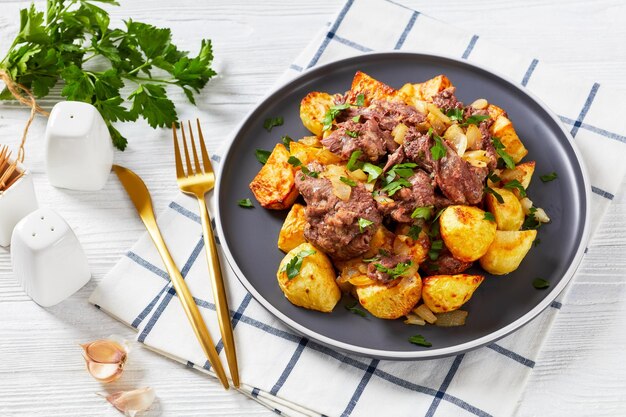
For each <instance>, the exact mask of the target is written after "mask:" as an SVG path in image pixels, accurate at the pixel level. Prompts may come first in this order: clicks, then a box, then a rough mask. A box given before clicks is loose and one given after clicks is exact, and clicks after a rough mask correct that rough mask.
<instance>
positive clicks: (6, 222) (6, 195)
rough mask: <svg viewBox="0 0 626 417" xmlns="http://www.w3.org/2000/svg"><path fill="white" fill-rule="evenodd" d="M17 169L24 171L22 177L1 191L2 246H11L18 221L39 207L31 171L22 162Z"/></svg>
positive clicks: (0, 231) (0, 241)
mask: <svg viewBox="0 0 626 417" xmlns="http://www.w3.org/2000/svg"><path fill="white" fill-rule="evenodd" d="M17 169H18V170H19V171H21V172H22V173H23V174H22V177H21V178H20V179H18V180H17V181H16V182H15V183H13V185H11V186H10V187H9V188H8V189H7V190H4V191H0V246H9V244H10V243H11V233H13V228H14V227H15V225H16V224H17V222H19V221H20V220H21V219H22V218H23V217H24V216H26V215H27V214H28V213H30V212H32V211H34V210H37V207H38V205H37V197H36V196H35V187H34V186H33V176H32V174H31V172H30V171H28V170H27V169H26V168H24V166H22V164H18V165H17Z"/></svg>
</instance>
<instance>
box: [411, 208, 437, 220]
mask: <svg viewBox="0 0 626 417" xmlns="http://www.w3.org/2000/svg"><path fill="white" fill-rule="evenodd" d="M432 216H433V206H426V207H416V208H415V210H413V213H412V214H411V218H412V219H424V220H429V219H430V218H431V217H432Z"/></svg>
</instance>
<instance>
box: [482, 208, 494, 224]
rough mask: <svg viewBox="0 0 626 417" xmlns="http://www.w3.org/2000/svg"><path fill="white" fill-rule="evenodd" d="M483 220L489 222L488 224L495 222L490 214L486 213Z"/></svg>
mask: <svg viewBox="0 0 626 417" xmlns="http://www.w3.org/2000/svg"><path fill="white" fill-rule="evenodd" d="M483 220H489V221H490V222H495V221H496V218H495V217H494V215H493V214H492V213H489V212H488V211H486V212H485V217H484V218H483Z"/></svg>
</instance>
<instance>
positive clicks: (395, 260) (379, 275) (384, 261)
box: [367, 255, 411, 284]
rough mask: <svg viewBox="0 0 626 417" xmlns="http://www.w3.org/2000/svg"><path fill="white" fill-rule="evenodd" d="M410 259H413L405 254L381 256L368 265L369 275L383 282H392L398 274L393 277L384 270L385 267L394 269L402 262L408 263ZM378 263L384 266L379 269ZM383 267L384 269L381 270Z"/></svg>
mask: <svg viewBox="0 0 626 417" xmlns="http://www.w3.org/2000/svg"><path fill="white" fill-rule="evenodd" d="M410 261H411V259H410V258H409V257H408V256H405V255H389V256H381V257H380V259H378V260H374V261H372V262H370V264H369V265H368V266H367V276H368V277H370V278H371V279H373V280H376V281H379V282H382V283H383V284H387V283H391V282H392V281H394V280H395V279H396V278H397V276H396V277H393V276H391V275H390V274H388V273H387V272H384V268H387V269H393V268H395V267H396V266H398V264H400V263H408V262H410ZM376 265H380V266H382V268H380V269H379V268H378V267H377V266H376ZM381 269H383V270H382V271H381Z"/></svg>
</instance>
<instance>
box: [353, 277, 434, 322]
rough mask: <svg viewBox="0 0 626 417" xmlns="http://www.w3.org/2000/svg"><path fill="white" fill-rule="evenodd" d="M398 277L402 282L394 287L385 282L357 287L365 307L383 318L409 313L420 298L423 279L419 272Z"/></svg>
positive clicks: (358, 295) (393, 317)
mask: <svg viewBox="0 0 626 417" xmlns="http://www.w3.org/2000/svg"><path fill="white" fill-rule="evenodd" d="M398 279H400V282H399V283H398V284H397V285H394V286H393V287H388V286H386V285H383V284H373V285H368V286H364V287H356V288H355V291H356V294H357V297H358V299H359V302H360V303H361V305H362V306H363V308H365V309H366V310H367V311H369V312H370V313H372V315H374V316H375V317H378V318H381V319H397V318H399V317H402V316H406V315H407V314H409V312H410V311H411V310H412V309H413V307H415V304H417V302H418V301H419V300H420V297H421V294H422V279H421V278H420V276H419V275H418V274H415V275H412V276H410V277H404V278H398Z"/></svg>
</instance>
